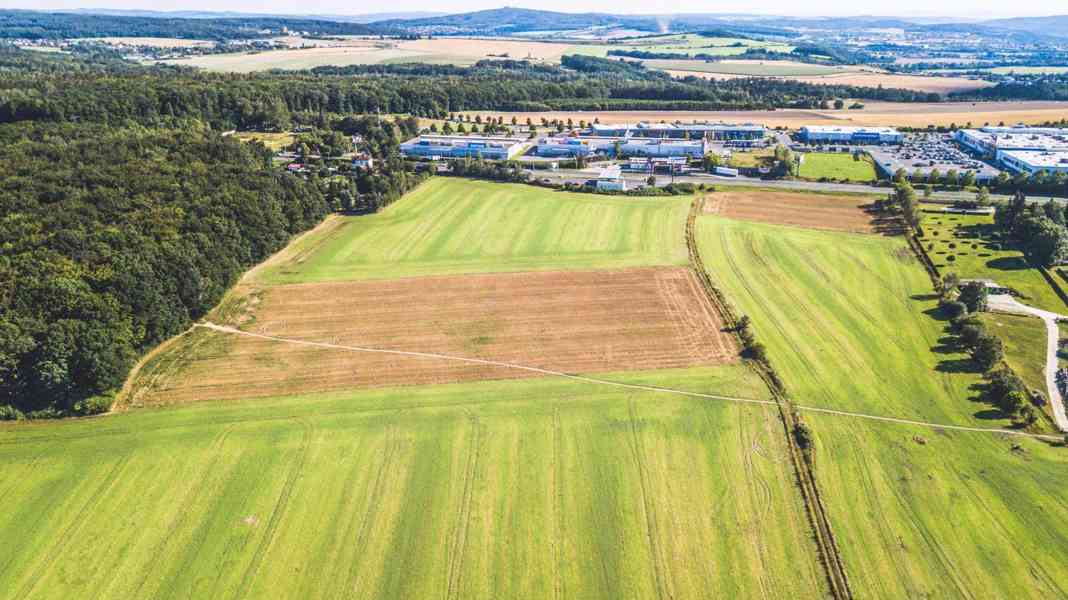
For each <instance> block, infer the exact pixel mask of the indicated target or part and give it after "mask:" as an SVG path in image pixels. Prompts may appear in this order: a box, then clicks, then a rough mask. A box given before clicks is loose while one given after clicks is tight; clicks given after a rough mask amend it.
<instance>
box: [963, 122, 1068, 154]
mask: <svg viewBox="0 0 1068 600" xmlns="http://www.w3.org/2000/svg"><path fill="white" fill-rule="evenodd" d="M955 137H956V140H957V142H959V143H960V144H961V145H962V146H965V147H967V148H970V149H971V150H974V151H975V152H978V153H979V154H984V155H993V156H994V157H995V158H996V159H997V160H1001V156H1000V153H1002V152H1006V151H1011V150H1031V151H1037V152H1059V151H1066V150H1068V129H1057V128H1053V127H981V128H979V129H961V130H959V131H957V133H956V135H955Z"/></svg>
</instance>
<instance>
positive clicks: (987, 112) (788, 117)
mask: <svg viewBox="0 0 1068 600" xmlns="http://www.w3.org/2000/svg"><path fill="white" fill-rule="evenodd" d="M864 105H865V107H864V108H863V109H860V110H848V109H842V110H802V109H783V110H734V111H731V110H720V111H681V110H631V111H548V112H500V111H470V114H471V115H472V117H473V116H474V115H482V116H483V118H485V117H486V116H489V115H493V116H499V117H504V118H505V121H508V120H510V119H511V118H512V116H513V115H514V116H515V117H516V118H518V119H519V121H520V122H521V123H522V122H524V121H525V120H526V119H527V118H530V119H532V120H534V121H535V122H539V120H540V119H541V118H543V117H544V118H546V119H549V120H552V119H560V120H563V121H566V120H567V119H569V118H570V119H572V120H573V121H574V122H575V123H578V121H579V120H580V119H583V120H585V121H593V120H594V119H597V120H599V121H600V122H601V123H636V122H638V121H653V122H659V121H666V122H673V121H682V122H692V121H724V122H727V123H762V124H764V125H767V126H768V127H791V128H793V127H800V126H802V125H812V124H823V125H826V124H829V123H834V124H840V125H887V126H898V127H926V126H927V125H943V126H948V125H950V124H953V123H956V124H958V125H961V124H965V123H969V122H970V123H972V124H973V125H976V126H980V125H982V124H984V123H992V124H997V123H1000V122H1002V121H1004V122H1005V123H1029V124H1039V123H1045V122H1047V121H1057V120H1060V119H1064V118H1065V116H1066V115H1068V102H1054V101H1023V102H864Z"/></svg>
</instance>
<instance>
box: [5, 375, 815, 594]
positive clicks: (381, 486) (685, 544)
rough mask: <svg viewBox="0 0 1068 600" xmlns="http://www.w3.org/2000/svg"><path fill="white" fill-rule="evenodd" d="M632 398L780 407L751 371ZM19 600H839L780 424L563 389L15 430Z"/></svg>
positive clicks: (186, 412)
mask: <svg viewBox="0 0 1068 600" xmlns="http://www.w3.org/2000/svg"><path fill="white" fill-rule="evenodd" d="M614 378H616V379H620V380H624V381H628V382H633V383H644V384H649V385H660V386H671V387H675V388H682V389H688V390H693V391H708V392H715V393H726V394H734V395H737V396H742V397H750V398H765V397H766V392H765V388H764V386H763V384H762V383H761V382H760V381H759V380H758V379H757V378H756V377H755V376H754V375H753V374H752V373H751V371H749V370H748V369H746V368H745V367H742V366H740V365H733V366H723V367H714V368H698V369H688V370H677V371H660V372H655V373H627V374H620V375H616V376H614ZM0 464H2V465H3V469H4V475H5V476H4V477H2V478H0V497H2V498H4V500H5V509H4V510H3V511H0V539H3V540H4V542H3V543H2V544H0V565H2V566H3V568H0V590H4V594H3V596H5V597H9V598H41V599H47V598H57V599H59V598H87V597H94V598H158V599H166V598H235V599H237V598H274V599H284V598H294V599H295V598H369V599H370V598H374V599H388V598H404V599H407V598H428V597H436V596H447V597H456V598H550V597H554V596H555V595H556V594H559V595H560V596H559V597H562V598H593V599H596V598H606V599H609V598H611V599H615V598H624V597H625V598H637V599H642V598H649V599H653V598H665V597H671V598H679V599H685V598H693V599H701V598H708V597H709V596H710V595H714V596H717V597H724V598H754V597H776V598H787V597H789V598H813V599H815V598H824V597H826V596H825V593H826V591H825V585H824V579H823V575H822V571H821V569H820V568H819V566H818V564H817V562H816V559H815V552H814V548H813V545H812V542H811V540H810V539H809V529H808V524H807V520H806V517H805V513H804V509H803V507H802V505H801V503H800V498H799V495H798V493H797V490H796V489H795V483H794V482H795V479H794V476H793V474H792V470H791V467H790V461H789V458H788V455H787V450H786V448H785V438H784V436H783V433H782V426H781V424H780V423H779V422H778V419H777V416H776V413H775V409H774V408H772V407H768V406H762V405H751V404H737V403H729V402H723V401H713V400H702V399H699V398H692V397H683V396H677V395H669V394H665V393H661V392H643V391H637V390H621V389H619V388H613V387H608V386H604V385H598V384H588V383H580V382H574V381H567V380H561V379H553V378H547V379H532V380H522V381H505V382H482V383H474V384H463V385H446V386H434V387H409V388H404V389H379V390H373V391H363V392H349V393H333V394H316V395H312V396H304V397H290V398H277V399H269V400H258V401H252V402H236V403H225V404H218V403H204V404H197V405H192V406H185V407H181V408H175V409H159V410H142V411H135V412H131V413H123V414H119V415H113V416H108V417H103V418H96V419H85V420H76V421H67V422H59V423H54V422H53V423H36V424H24V425H4V426H0Z"/></svg>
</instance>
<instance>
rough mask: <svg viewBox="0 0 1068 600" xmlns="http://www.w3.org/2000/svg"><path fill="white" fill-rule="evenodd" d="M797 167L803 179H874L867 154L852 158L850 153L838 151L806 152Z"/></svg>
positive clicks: (861, 180)
mask: <svg viewBox="0 0 1068 600" xmlns="http://www.w3.org/2000/svg"><path fill="white" fill-rule="evenodd" d="M801 156H803V157H804V159H803V160H802V162H801V167H800V168H799V169H798V176H799V177H802V178H804V179H823V178H828V179H838V180H843V181H856V182H865V183H866V182H869V181H875V180H876V179H877V178H878V175H876V173H875V165H873V164H872V162H871V159H870V158H868V157H867V156H862V157H860V158H859V159H857V160H854V158H853V155H852V154H845V153H840V152H807V153H804V154H802V155H801Z"/></svg>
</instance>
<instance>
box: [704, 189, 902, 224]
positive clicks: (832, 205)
mask: <svg viewBox="0 0 1068 600" xmlns="http://www.w3.org/2000/svg"><path fill="white" fill-rule="evenodd" d="M870 203H871V199H870V198H863V197H856V196H842V195H831V194H806V193H793V192H775V191H759V190H756V191H729V192H714V193H712V194H708V195H707V196H705V198H704V212H706V213H710V214H719V215H722V216H724V217H728V218H731V219H739V220H742V221H759V222H761V223H774V224H777V225H795V226H798V227H807V228H810V229H824V230H831V231H849V232H853V233H882V234H887V235H896V234H899V233H901V228H900V224H899V223H898V222H897V221H896V220H888V219H884V218H881V217H879V216H878V215H875V214H873V213H872V212H871V211H870V210H869V209H868V206H869V205H870Z"/></svg>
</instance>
